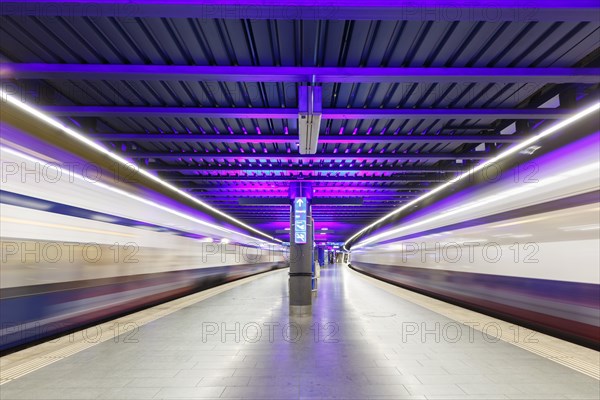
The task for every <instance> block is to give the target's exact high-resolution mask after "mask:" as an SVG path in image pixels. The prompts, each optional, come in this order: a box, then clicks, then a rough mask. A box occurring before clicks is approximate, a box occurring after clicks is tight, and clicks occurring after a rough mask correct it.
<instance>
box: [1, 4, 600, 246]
mask: <svg viewBox="0 0 600 400" xmlns="http://www.w3.org/2000/svg"><path fill="white" fill-rule="evenodd" d="M165 7H166V6H165ZM553 15H554V17H552V16H550V17H547V16H546V17H544V19H543V20H540V21H527V22H509V21H499V22H489V21H427V20H423V21H420V20H414V19H413V20H410V21H408V20H368V19H362V20H286V19H270V20H266V19H242V18H241V16H239V15H238V16H237V17H236V18H233V17H225V18H219V19H197V18H158V17H156V16H150V17H143V18H129V17H125V16H116V17H111V16H104V17H98V16H81V15H78V16H75V17H74V16H37V17H36V16H27V17H24V16H15V15H12V16H9V15H3V16H2V17H1V21H0V29H1V31H2V41H1V52H2V57H3V59H4V61H7V62H12V63H16V65H14V66H13V67H14V68H13V69H12V72H9V73H12V74H13V76H8V77H7V76H4V78H5V81H6V80H8V81H9V82H10V84H13V85H15V86H16V87H19V88H20V89H21V90H23V91H26V92H27V93H29V94H30V95H31V96H33V97H35V99H36V101H37V102H38V104H39V105H40V106H41V108H45V109H46V110H47V111H48V112H50V113H51V114H53V115H55V116H57V117H58V118H60V119H61V121H63V122H64V123H66V124H68V125H70V126H74V127H76V128H77V129H78V130H80V131H81V132H84V133H86V134H88V135H89V136H90V137H93V138H95V139H96V140H98V141H101V142H102V143H104V144H105V145H106V146H107V147H109V148H112V149H114V150H115V151H117V152H119V153H121V154H123V155H125V156H126V157H129V158H131V159H134V160H136V162H139V163H140V165H143V166H145V168H147V169H149V170H153V171H156V173H157V174H159V175H160V176H161V177H163V178H164V179H165V180H167V181H172V182H173V183H174V184H176V185H177V186H179V187H181V188H184V189H185V190H188V191H190V192H191V193H193V194H194V195H195V196H197V197H198V198H200V199H202V200H203V201H206V202H208V203H209V204H211V205H213V206H215V207H218V208H219V209H221V210H223V211H225V212H227V213H229V214H230V215H232V216H234V217H236V218H238V219H240V220H242V221H244V222H246V223H249V224H251V225H253V226H255V227H257V228H259V229H261V230H263V231H265V232H267V233H269V234H275V236H277V237H279V238H281V239H283V240H286V241H287V240H288V237H287V234H286V233H285V231H284V230H283V229H284V227H285V226H286V225H287V224H288V222H289V208H288V206H286V205H277V204H272V203H274V202H277V201H276V200H264V199H265V198H270V199H272V198H280V199H283V198H285V197H287V190H288V189H287V188H288V185H289V183H290V182H294V181H297V180H304V181H310V182H312V184H313V186H314V188H315V197H319V198H324V199H323V200H322V202H323V203H326V204H320V205H315V206H314V217H315V220H316V227H317V229H321V228H322V227H327V228H328V229H329V231H328V232H327V234H326V235H323V237H322V238H321V240H323V239H325V238H327V240H330V241H342V240H344V239H347V238H348V237H349V236H351V235H352V234H353V233H355V232H356V231H357V230H359V229H360V228H361V227H363V226H364V225H366V224H368V223H370V222H373V221H374V220H375V219H377V218H379V217H381V216H383V215H384V214H387V213H388V212H390V211H391V210H393V209H394V208H396V207H398V206H399V205H401V204H402V203H403V202H406V201H407V200H410V199H413V198H414V197H415V196H418V195H419V194H420V193H423V192H424V191H426V190H428V189H429V188H432V187H435V185H436V184H438V182H441V181H445V180H448V179H449V178H450V177H452V176H454V175H455V174H456V173H458V172H460V171H461V170H464V169H467V168H468V167H469V166H471V165H474V164H475V163H477V162H478V161H479V160H482V159H486V158H488V157H491V156H493V154H494V153H496V152H497V151H499V150H500V149H502V148H505V147H506V146H508V145H510V143H512V142H514V141H518V140H521V138H522V137H523V136H526V135H527V134H528V133H529V132H530V131H531V129H532V128H533V127H535V126H536V124H538V123H539V122H541V121H544V120H552V119H557V118H562V117H563V116H565V115H569V112H570V110H569V107H573V106H574V103H575V101H576V100H577V99H579V98H582V97H584V96H585V95H587V94H589V93H590V92H591V91H592V90H596V89H597V81H598V77H597V76H594V74H591V75H590V74H589V72H590V70H589V69H583V68H582V67H588V68H589V67H598V43H599V41H600V33H599V32H600V31H599V24H598V21H591V22H579V21H561V17H560V13H555V14H553ZM32 63H36V65H32ZM40 63H41V64H43V65H39V64H40ZM93 64H103V65H107V64H110V67H107V66H105V67H97V66H96V67H94V65H93ZM152 66H165V68H158V69H156V68H153V67H152ZM173 66H181V67H177V68H175V67H173ZM186 66H187V67H186ZM193 66H204V67H208V68H189V67H193ZM282 66H283V67H282ZM220 67H226V68H220ZM273 67H275V68H273ZM315 67H318V68H315ZM324 67H327V68H324ZM357 68H360V69H359V70H357ZM399 68H400V69H402V70H399ZM438 68H446V69H444V70H439V69H438ZM564 68H568V69H564ZM571 68H578V70H573V69H571ZM490 69H495V70H493V71H490ZM9 71H11V69H10V68H9ZM311 82H314V83H315V84H317V85H321V86H322V90H323V108H324V112H323V120H322V123H321V129H320V138H319V145H318V149H317V153H316V154H314V155H300V154H299V152H298V146H297V143H298V132H297V129H298V128H297V114H298V109H297V108H298V101H297V92H298V86H299V85H307V84H310V83H311ZM556 95H560V100H561V105H562V107H561V108H559V109H548V108H538V107H539V106H540V105H541V104H543V103H544V102H546V101H548V100H549V99H551V98H553V97H554V96H556ZM515 122H516V131H515V132H514V133H513V134H511V135H506V134H501V131H502V130H503V129H504V128H507V127H509V126H510V125H511V124H513V123H515ZM509 129H510V128H509ZM511 131H512V130H511ZM505 133H506V131H505ZM357 198H358V199H362V204H358V203H360V201H356V200H348V199H357ZM251 199H260V200H251ZM344 199H346V200H344ZM344 201H345V203H344ZM253 203H254V204H253ZM257 203H262V204H257ZM327 203H333V204H327ZM336 203H342V204H336Z"/></svg>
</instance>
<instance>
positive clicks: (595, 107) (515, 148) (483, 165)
mask: <svg viewBox="0 0 600 400" xmlns="http://www.w3.org/2000/svg"><path fill="white" fill-rule="evenodd" d="M598 110H600V102H597V103H594V104H592V105H591V106H589V107H587V108H585V109H583V110H582V111H580V112H578V113H576V114H574V115H573V116H571V117H570V118H567V119H565V120H563V121H561V122H559V123H557V124H555V125H553V126H551V127H549V128H548V129H546V130H544V131H542V132H541V133H539V134H537V135H534V136H532V137H530V138H529V139H527V140H524V141H522V142H521V143H519V144H516V145H514V146H512V147H510V148H509V149H507V150H506V151H504V152H502V153H500V154H498V155H497V156H495V157H493V158H491V159H489V160H487V161H485V162H483V163H481V164H479V165H477V166H476V167H474V168H472V169H470V170H468V171H467V172H464V173H463V174H461V175H458V176H457V177H455V178H453V179H451V180H449V181H448V182H446V183H444V184H442V185H440V186H438V187H436V188H435V189H433V190H431V191H429V192H426V193H424V194H423V195H421V196H420V197H418V198H416V199H414V200H412V201H410V202H408V203H406V204H404V205H402V206H401V207H399V208H397V209H395V210H394V211H392V212H391V213H389V214H387V215H385V216H384V217H382V218H380V219H378V220H377V221H375V222H373V223H372V224H370V225H368V226H366V227H364V228H363V229H361V230H360V231H358V232H356V233H355V234H354V235H352V236H351V237H350V238H348V239H347V240H346V242H345V243H344V249H346V250H347V248H346V245H348V243H349V242H350V241H351V240H352V239H354V238H356V237H357V236H359V235H361V234H362V233H364V232H366V231H367V230H369V229H371V228H373V227H374V226H376V225H377V224H379V223H381V222H385V221H386V220H387V219H389V218H390V217H392V216H394V215H396V214H398V213H400V212H402V211H404V210H406V209H407V208H409V207H412V206H413V205H415V204H417V203H418V202H420V201H422V200H424V199H426V198H429V197H431V196H432V195H434V194H435V193H439V192H441V191H442V190H444V189H446V188H448V187H449V186H451V185H453V184H455V183H456V182H458V181H460V180H462V179H464V178H466V177H469V176H471V175H473V174H475V173H477V172H479V171H481V170H483V169H484V168H487V167H488V166H490V165H492V164H494V163H496V162H498V161H500V160H502V159H504V158H506V157H509V156H511V155H512V154H515V153H518V152H519V151H521V150H523V149H525V148H527V147H529V146H531V145H532V144H533V143H536V142H537V141H538V140H540V139H542V138H544V137H546V136H549V135H551V134H553V133H555V132H557V131H558V130H560V129H562V128H564V127H567V126H569V125H571V124H572V123H574V122H576V121H578V120H580V119H582V118H585V117H587V116H588V115H590V114H593V113H595V112H597V111H598ZM474 206H475V205H472V207H474ZM399 229H400V228H399ZM395 232H396V230H391V231H387V232H384V233H381V234H379V235H375V236H372V237H370V238H368V239H366V240H364V241H362V242H359V243H358V244H357V245H356V246H354V247H355V248H358V247H361V246H364V245H365V244H367V243H372V242H373V241H375V240H379V239H381V238H383V237H386V236H389V235H391V234H393V233H395Z"/></svg>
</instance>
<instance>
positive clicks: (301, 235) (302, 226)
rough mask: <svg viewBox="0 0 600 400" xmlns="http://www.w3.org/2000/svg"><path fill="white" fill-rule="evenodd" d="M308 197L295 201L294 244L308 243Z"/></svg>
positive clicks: (298, 198) (297, 198)
mask: <svg viewBox="0 0 600 400" xmlns="http://www.w3.org/2000/svg"><path fill="white" fill-rule="evenodd" d="M306 208H307V204H306V197H296V198H295V199H294V243H296V244H305V243H306V236H307V235H306Z"/></svg>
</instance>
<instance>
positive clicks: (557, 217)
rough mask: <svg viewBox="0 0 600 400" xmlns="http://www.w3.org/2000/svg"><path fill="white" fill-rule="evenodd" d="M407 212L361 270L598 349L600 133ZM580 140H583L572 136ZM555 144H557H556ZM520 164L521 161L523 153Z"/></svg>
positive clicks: (381, 233)
mask: <svg viewBox="0 0 600 400" xmlns="http://www.w3.org/2000/svg"><path fill="white" fill-rule="evenodd" d="M595 128H596V129H595V130H594V131H593V132H595V133H593V134H591V135H588V136H582V137H581V138H579V139H577V140H573V141H569V142H567V143H566V144H564V145H563V146H560V147H557V148H553V149H552V150H551V151H546V152H544V153H543V154H538V152H541V151H542V150H544V149H543V147H542V149H541V150H540V149H533V150H537V151H536V152H534V153H533V154H524V155H520V157H521V158H523V159H525V161H523V162H520V163H517V165H513V166H511V167H510V168H506V169H504V170H502V171H501V170H492V169H490V170H489V171H487V174H488V177H487V179H480V181H479V182H478V183H473V184H471V185H470V186H465V187H464V188H462V189H461V190H458V191H456V192H455V193H452V194H451V195H448V196H446V197H445V198H442V199H439V200H438V199H436V200H435V201H432V202H431V203H430V204H429V205H425V206H423V207H422V208H420V209H418V210H416V211H414V212H407V213H406V214H405V215H403V216H402V217H400V218H398V219H397V220H396V221H394V222H393V223H391V224H387V225H385V226H381V227H379V228H378V229H376V230H373V231H372V232H370V233H369V234H368V235H365V236H364V237H362V238H360V239H359V240H357V241H356V243H355V244H353V245H352V247H351V265H352V267H353V268H354V269H356V270H358V271H361V272H364V273H366V274H369V275H371V276H374V277H377V278H380V279H383V280H386V281H388V282H390V283H393V284H396V285H399V286H402V287H405V288H408V289H411V290H415V291H418V292H421V293H425V294H428V295H431V296H434V297H437V298H440V299H442V300H445V301H449V302H452V303H455V304H458V305H461V306H464V307H468V308H471V309H475V310H477V311H481V312H484V313H487V314H491V315H493V316H496V317H499V318H501V319H505V320H508V321H514V322H516V323H519V324H522V325H525V326H528V327H531V328H533V329H537V330H541V331H543V332H546V333H549V334H553V335H555V336H558V337H562V338H565V339H568V340H571V341H574V342H576V343H580V344H583V345H586V346H589V347H592V348H596V349H597V348H598V347H599V344H600V203H599V200H600V194H599V193H600V192H599V189H600V163H599V162H600V160H599V157H600V133H599V132H598V131H597V126H596V127H595ZM568 133H569V134H572V133H573V132H568ZM546 146H548V145H546ZM517 156H519V155H517Z"/></svg>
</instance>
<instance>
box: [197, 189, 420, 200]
mask: <svg viewBox="0 0 600 400" xmlns="http://www.w3.org/2000/svg"><path fill="white" fill-rule="evenodd" d="M195 193H196V195H199V196H197V197H199V198H207V199H208V198H210V199H208V200H209V201H218V200H222V199H228V198H231V197H235V198H242V197H244V198H276V199H288V197H287V196H284V197H272V196H270V195H269V197H264V195H260V194H258V193H243V192H235V191H234V192H195ZM421 194H422V193H412V192H397V193H396V194H389V193H388V194H381V193H373V194H369V193H364V192H363V193H361V192H354V193H352V192H350V193H345V194H341V193H340V194H338V193H331V194H327V196H328V197H325V198H332V199H340V200H344V199H346V198H352V197H361V198H363V200H364V201H365V202H366V201H371V200H370V199H371V198H373V200H372V201H378V200H384V201H385V200H400V199H399V198H400V197H416V196H420V195H421ZM329 196H331V197H329ZM317 198H318V197H317Z"/></svg>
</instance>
